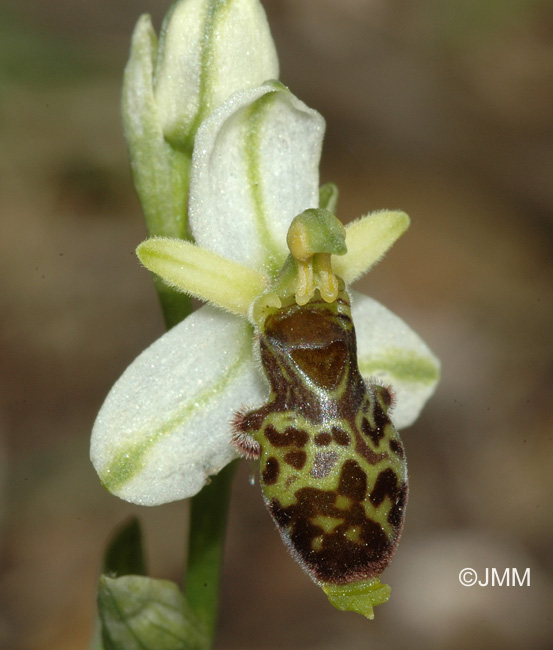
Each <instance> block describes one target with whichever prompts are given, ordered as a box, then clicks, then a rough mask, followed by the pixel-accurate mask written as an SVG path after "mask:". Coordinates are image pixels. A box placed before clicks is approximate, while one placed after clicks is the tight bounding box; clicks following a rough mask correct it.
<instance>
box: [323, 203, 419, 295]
mask: <svg viewBox="0 0 553 650" xmlns="http://www.w3.org/2000/svg"><path fill="white" fill-rule="evenodd" d="M408 227H409V217H408V216H407V215H406V214H405V212H390V211H387V210H384V211H382V212H373V213H372V214H369V215H367V216H366V217H362V218H361V219H358V220H357V221H352V223H350V224H348V225H347V226H346V246H347V247H348V252H347V253H346V254H345V255H342V256H341V257H333V258H332V265H333V268H334V270H335V271H336V273H337V274H338V275H339V276H340V277H341V278H343V279H344V281H345V282H346V283H347V284H351V283H352V282H354V281H355V280H357V279H358V278H360V277H361V276H362V275H364V274H365V273H366V272H367V271H368V270H369V269H370V268H371V266H373V265H374V264H376V262H378V260H379V259H380V258H381V257H382V256H383V255H384V253H386V251H387V250H388V249H389V248H390V247H391V246H392V245H393V244H394V243H395V241H396V240H397V239H398V238H399V237H400V236H401V235H402V234H403V233H404V232H405V231H406V230H407V228H408Z"/></svg>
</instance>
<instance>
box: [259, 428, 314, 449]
mask: <svg viewBox="0 0 553 650" xmlns="http://www.w3.org/2000/svg"><path fill="white" fill-rule="evenodd" d="M265 437H266V438H267V440H268V441H269V442H270V443H271V444H272V445H274V446H275V447H292V446H294V447H305V445H306V444H307V441H308V440H309V434H308V433H307V431H303V430H302V429H296V428H295V427H286V429H285V430H284V432H283V433H280V431H278V430H277V429H276V428H275V427H274V426H273V425H272V424H269V425H267V427H266V428H265Z"/></svg>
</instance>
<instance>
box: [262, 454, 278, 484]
mask: <svg viewBox="0 0 553 650" xmlns="http://www.w3.org/2000/svg"><path fill="white" fill-rule="evenodd" d="M279 469H280V468H279V465H278V460H277V459H276V458H274V456H271V457H270V458H267V462H266V463H265V469H264V470H263V473H262V474H261V476H262V478H263V481H264V482H265V484H266V485H274V484H275V483H276V482H277V479H278V474H279Z"/></svg>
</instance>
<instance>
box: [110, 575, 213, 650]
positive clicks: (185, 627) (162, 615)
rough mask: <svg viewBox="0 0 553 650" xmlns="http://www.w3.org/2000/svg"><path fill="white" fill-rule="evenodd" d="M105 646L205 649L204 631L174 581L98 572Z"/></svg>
mask: <svg viewBox="0 0 553 650" xmlns="http://www.w3.org/2000/svg"><path fill="white" fill-rule="evenodd" d="M98 609H99V613H100V620H101V621H102V638H103V642H104V649H105V650H207V648H208V641H207V636H206V634H205V632H204V631H203V630H202V629H201V627H200V626H199V624H198V622H197V621H196V619H195V618H194V617H193V615H192V614H191V612H190V609H189V607H188V603H187V602H186V598H185V597H184V595H183V594H182V592H181V591H180V590H179V588H178V587H177V585H176V584H174V583H173V582H169V581H167V580H154V579H152V578H146V577H143V576H123V577H120V578H110V577H108V576H106V575H102V576H100V585H99V589H98Z"/></svg>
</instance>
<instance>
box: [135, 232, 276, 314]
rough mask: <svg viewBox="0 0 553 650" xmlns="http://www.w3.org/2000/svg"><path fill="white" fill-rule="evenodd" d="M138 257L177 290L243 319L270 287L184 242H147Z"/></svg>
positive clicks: (254, 274) (256, 276)
mask: <svg viewBox="0 0 553 650" xmlns="http://www.w3.org/2000/svg"><path fill="white" fill-rule="evenodd" d="M136 254H137V255H138V258H139V259H140V261H141V262H142V264H144V266H145V267H146V268H147V269H149V270H150V271H152V272H153V273H156V274H157V275H159V276H160V277H161V278H162V279H163V280H164V281H165V282H166V283H167V284H169V285H170V286H172V287H174V288H175V289H178V290H179V291H183V292H185V293H188V294H190V295H192V296H194V297H195V298H199V299H200V300H206V301H208V302H211V303H214V304H215V305H217V306H219V307H222V308H223V309H226V310H228V311H230V312H232V313H233V314H238V315H240V316H246V315H247V313H248V308H249V306H250V305H251V303H252V302H253V300H254V299H255V298H256V297H257V296H258V295H259V294H260V293H262V292H263V291H264V290H265V289H266V287H267V279H266V278H265V276H264V275H262V274H261V273H258V272H257V271H254V270H253V269H251V268H248V267H246V266H243V265H242V264H238V263H237V262H232V261H231V260H227V259H225V258H224V257H221V256H220V255H217V253H213V252H212V251H208V250H206V249H205V248H200V247H199V246H195V245H194V244H191V243H190V242H186V241H182V240H180V239H166V238H162V237H159V238H153V239H147V240H146V241H145V242H142V244H140V245H139V246H138V248H137V249H136Z"/></svg>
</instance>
